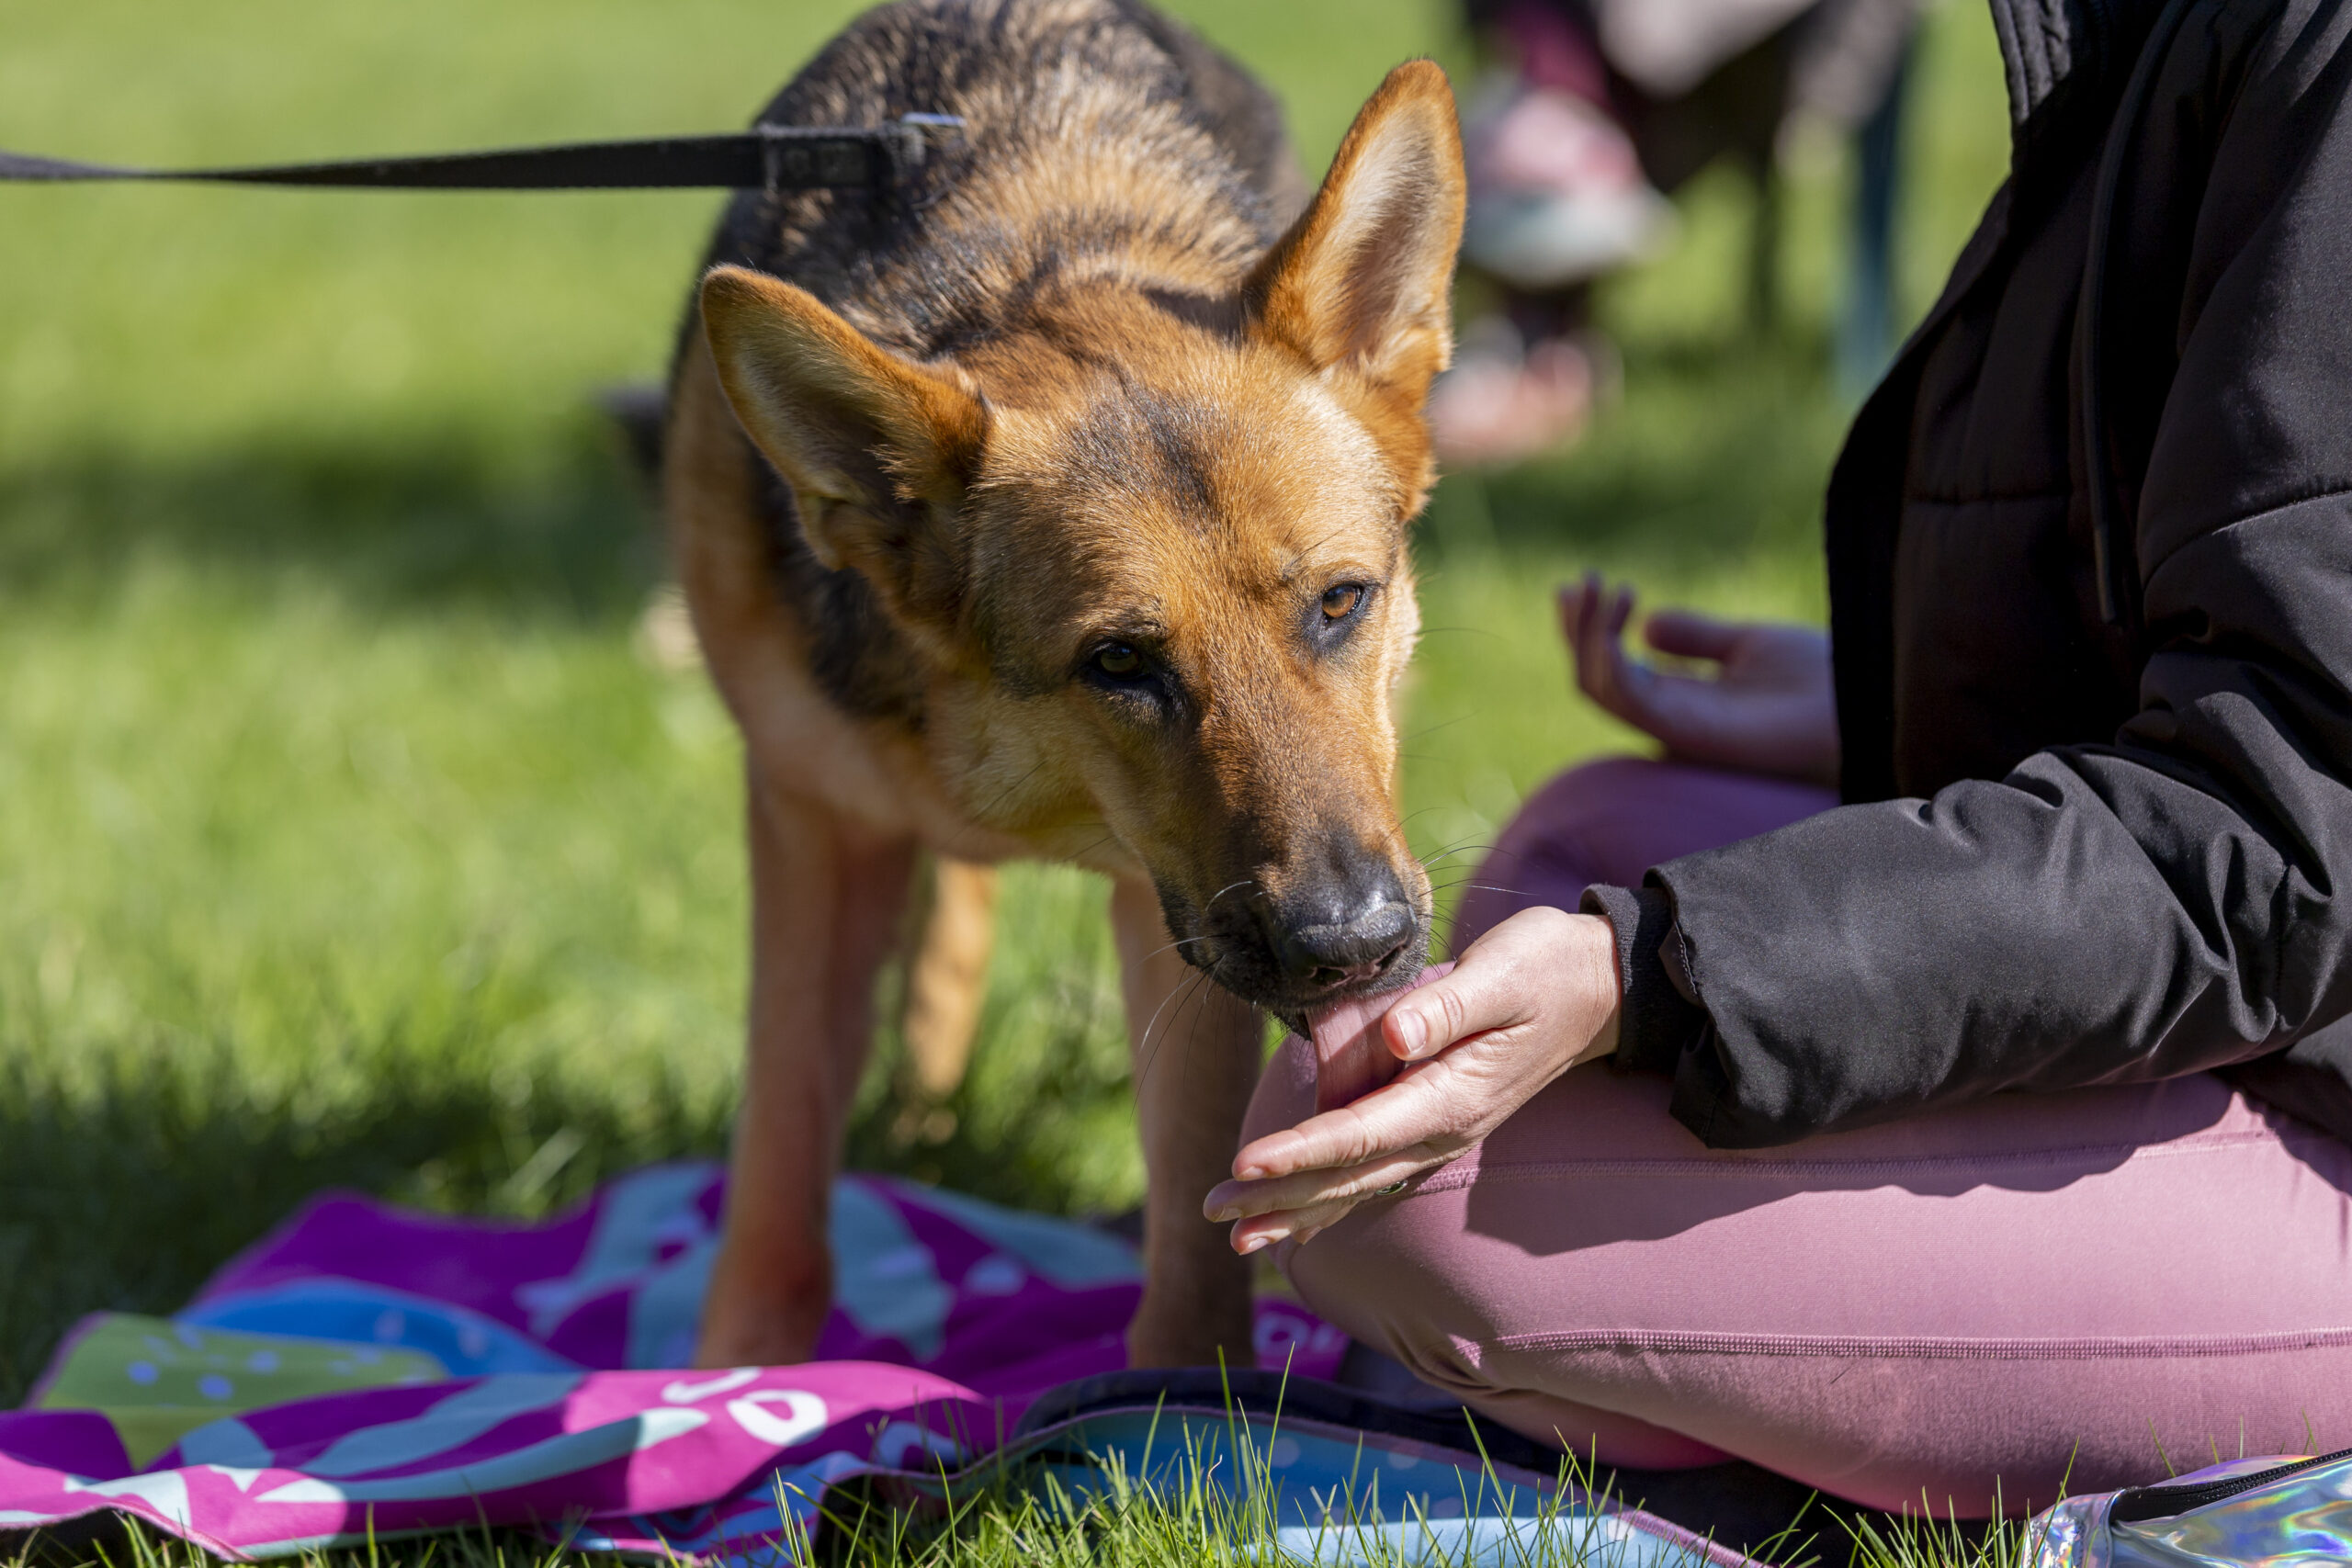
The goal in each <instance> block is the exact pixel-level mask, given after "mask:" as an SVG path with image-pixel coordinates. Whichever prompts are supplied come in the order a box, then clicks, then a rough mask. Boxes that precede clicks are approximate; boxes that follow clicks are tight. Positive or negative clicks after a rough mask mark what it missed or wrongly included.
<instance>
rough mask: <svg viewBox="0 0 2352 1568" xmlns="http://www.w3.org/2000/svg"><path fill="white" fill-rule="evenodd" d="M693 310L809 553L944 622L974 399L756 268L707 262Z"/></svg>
mask: <svg viewBox="0 0 2352 1568" xmlns="http://www.w3.org/2000/svg"><path fill="white" fill-rule="evenodd" d="M702 319H703V327H704V330H705V331H706V332H707V333H708V334H709V337H710V351H711V356H712V358H713V359H714V360H715V361H716V362H717V364H718V379H719V382H720V384H721V385H722V386H724V387H725V388H726V389H727V400H728V401H729V402H730V403H732V404H733V405H734V408H735V417H736V418H737V419H739V420H741V422H742V425H743V429H744V430H745V431H746V432H747V433H748V434H750V435H751V437H752V441H753V442H754V443H756V444H757V445H758V446H759V448H760V450H761V451H762V452H763V453H765V454H766V455H767V458H768V461H770V462H771V463H774V464H775V467H776V471H777V472H778V473H780V474H782V475H783V476H784V477H785V479H786V480H787V481H788V482H789V483H790V484H791V486H792V490H793V497H794V500H795V501H796V502H797V503H798V505H799V511H800V525H801V527H802V529H803V530H804V531H805V532H806V534H807V535H808V538H809V548H810V549H811V550H813V551H815V552H816V555H817V558H818V559H819V560H820V561H822V562H823V563H824V564H825V565H826V566H827V567H829V568H831V569H832V570H837V571H838V570H842V568H845V567H846V568H850V569H852V570H856V571H857V572H859V573H860V574H861V575H863V576H864V577H865V579H866V580H867V581H870V582H872V583H873V584H874V586H875V587H876V589H877V590H878V591H879V592H881V594H882V596H883V599H884V602H885V604H887V605H888V607H889V608H891V609H892V610H894V611H895V612H896V613H897V614H898V615H899V616H901V617H902V618H904V619H907V620H912V621H922V622H929V623H931V624H932V625H933V626H945V625H947V624H950V623H952V622H953V620H954V618H955V615H956V584H957V580H958V575H959V574H958V571H957V568H956V557H955V550H954V531H953V529H952V527H951V526H950V519H951V518H952V517H953V515H954V513H955V512H956V508H957V507H958V506H960V505H961V503H962V502H963V499H964V491H965V489H966V487H967V485H968V484H969V483H970V482H971V480H972V479H973V477H974V476H975V475H976V474H977V473H978V467H979V460H980V452H981V446H982V443H983V441H984V439H985V436H986V434H987V429H988V413H987V411H986V409H985V408H984V407H983V406H982V405H981V403H980V400H979V399H978V398H977V397H975V396H974V395H973V394H972V393H971V392H969V391H968V390H967V389H965V388H964V387H963V386H961V385H959V384H957V383H956V381H954V380H951V379H949V378H947V377H945V376H943V375H941V374H939V373H938V372H936V371H933V370H928V369H925V368H924V367H921V366H918V365H913V364H910V363H909V362H908V361H906V360H904V359H901V358H899V356H898V355H894V354H891V353H889V352H888V350H886V349H883V348H881V347H878V346H877V345H876V344H874V343H872V342H870V341H868V340H867V338H866V337H865V334H863V333H860V332H859V331H858V330H857V329H856V328H854V327H853V326H851V325H850V324H849V323H848V322H847V321H842V319H841V317H839V316H838V315H835V314H834V313H833V312H832V311H831V310H829V309H827V308H826V306H825V305H824V303H823V302H822V301H820V299H817V297H816V296H815V295H813V294H810V293H809V291H808V290H807V289H805V288H795V287H794V286H793V285H791V284H789V283H786V282H784V281H783V280H782V279H780V278H775V277H771V276H768V275H767V274H765V273H761V272H753V271H751V270H750V269H748V268H745V267H738V266H720V267H714V268H713V269H711V272H710V275H709V276H707V277H706V278H704V279H703V285H702Z"/></svg>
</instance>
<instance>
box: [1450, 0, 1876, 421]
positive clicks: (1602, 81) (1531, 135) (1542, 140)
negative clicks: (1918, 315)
mask: <svg viewBox="0 0 2352 1568" xmlns="http://www.w3.org/2000/svg"><path fill="white" fill-rule="evenodd" d="M1921 4H1922V0H1468V3H1467V6H1466V10H1467V13H1468V20H1469V23H1470V26H1471V28H1472V31H1473V33H1474V35H1475V36H1476V39H1478V40H1479V43H1480V46H1481V49H1482V51H1483V52H1484V53H1485V54H1486V55H1487V56H1488V57H1489V58H1490V59H1492V60H1493V61H1494V62H1496V63H1495V65H1494V68H1493V70H1492V71H1491V72H1490V73H1489V74H1488V76H1487V80H1486V81H1485V83H1484V84H1483V85H1481V86H1479V87H1478V88H1477V89H1476V91H1475V92H1474V94H1473V95H1472V98H1471V103H1470V105H1469V107H1468V111H1467V113H1466V115H1465V117H1464V120H1465V123H1464V156H1465V158H1466V159H1467V162H1468V165H1469V174H1470V188H1471V195H1470V211H1469V219H1468V223H1467V226H1466V228H1465V230H1464V235H1463V245H1462V256H1463V262H1464V266H1465V268H1466V269H1467V270H1469V271H1470V272H1471V273H1472V274H1473V275H1474V276H1478V277H1480V278H1482V279H1483V280H1484V281H1485V282H1486V283H1487V285H1488V286H1489V289H1488V291H1489V292H1490V293H1491V294H1492V296H1493V308H1492V309H1491V310H1488V311H1487V312H1486V313H1484V314H1481V315H1479V316H1477V317H1476V318H1475V319H1474V320H1473V321H1470V322H1469V323H1468V325H1467V326H1466V328H1465V330H1464V334H1463V344H1462V350H1461V353H1460V355H1459V358H1458V360H1457V363H1456V366H1455V367H1454V369H1453V371H1452V372H1451V373H1450V374H1449V375H1447V376H1446V377H1445V378H1443V379H1442V380H1441V381H1440V382H1439V383H1438V386H1437V389H1436V390H1435V392H1434V393H1433V394H1432V396H1431V399H1430V423H1431V427H1432V430H1433V432H1434V434H1435V435H1436V438H1437V442H1438V448H1439V453H1440V455H1441V457H1444V458H1445V459H1447V460H1449V461H1452V462H1456V463H1498V462H1510V461H1513V460H1516V459H1518V458H1521V457H1529V456H1532V454H1534V453H1536V452H1539V451H1541V450H1543V449H1544V448H1545V447H1547V446H1553V445H1555V444H1557V443H1559V442H1561V441H1564V440H1566V439H1569V438H1571V437H1572V436H1574V435H1575V434H1577V433H1578V432H1579V431H1580V430H1581V429H1582V428H1583V425H1584V423H1585V419H1586V416H1587V414H1588V412H1589V410H1590V408H1591V405H1592V401H1593V399H1594V396H1595V394H1596V391H1597V389H1598V388H1599V386H1600V383H1601V382H1603V381H1604V380H1605V379H1606V366H1607V363H1608V351H1607V348H1606V346H1605V344H1602V343H1601V342H1600V339H1599V338H1598V337H1597V336H1596V335H1595V334H1594V333H1592V332H1591V331H1590V329H1589V325H1588V321H1587V315H1588V304H1589V295H1590V289H1591V284H1592V282H1593V280H1594V279H1596V278H1598V277H1600V276H1603V275H1605V274H1607V273H1609V272H1611V271H1613V270H1614V269H1616V268H1618V267H1621V266H1623V265H1626V264H1627V263H1629V262H1634V261H1637V260H1639V259H1641V258H1642V257H1644V256H1646V255H1649V254H1653V253H1654V252H1655V251H1656V250H1657V248H1658V247H1659V246H1660V245H1661V244H1662V243H1664V241H1665V240H1666V238H1667V237H1668V234H1669V233H1670V232H1671V230H1672V226H1673V209H1671V208H1670V207H1669V206H1668V203H1667V200H1666V197H1665V195H1664V194H1663V193H1664V192H1668V191H1672V190H1675V189H1677V188H1678V187H1679V186H1681V185H1682V184H1683V182H1685V181H1686V180H1688V179H1690V178H1691V175H1695V174H1696V173H1698V172H1699V170H1701V169H1702V168H1703V167H1705V166H1706V165H1707V164H1711V163H1713V161H1714V160H1715V159H1717V158H1719V157H1724V156H1728V157H1730V158H1732V159H1733V160H1734V161H1735V162H1736V163H1737V164H1739V165H1740V166H1741V167H1742V168H1743V169H1745V170H1746V171H1747V174H1748V175H1750V177H1751V178H1752V179H1753V180H1754V181H1755V182H1756V186H1757V188H1758V208H1757V214H1758V215H1757V221H1756V229H1755V233H1754V235H1753V238H1752V243H1751V256H1750V276H1749V279H1748V296H1749V299H1748V308H1749V310H1750V312H1751V314H1752V315H1753V316H1754V317H1755V318H1756V320H1757V322H1758V324H1759V325H1761V324H1766V323H1767V322H1769V319H1770V313H1771V310H1772V304H1773V299H1774V296H1775V294H1776V293H1777V290H1778V281H1777V268H1776V266H1775V258H1776V256H1777V253H1778V250H1779V243H1780V231H1779V222H1778V204H1777V198H1776V196H1775V190H1776V182H1775V180H1774V178H1773V173H1772V171H1773V165H1774V161H1775V159H1776V157H1777V153H1778V148H1779V144H1780V142H1781V138H1782V135H1783V131H1784V130H1785V128H1786V127H1787V126H1789V125H1790V124H1791V123H1792V121H1794V120H1796V119H1798V118H1813V119H1815V120H1817V121H1821V122H1825V123H1826V124H1828V125H1830V126H1833V127H1835V128H1837V129H1838V130H1841V131H1845V132H1849V133H1851V134H1853V135H1855V136H1856V137H1857V138H1858V144H1857V154H1858V164H1859V167H1858V175H1859V176H1860V177H1859V179H1858V181H1857V189H1856V204H1855V222H1854V235H1853V244H1852V257H1851V263H1850V266H1849V272H1850V276H1849V288H1848V299H1847V302H1846V309H1845V310H1844V312H1843V313H1842V316H1841V320H1840V324H1839V345H1838V348H1839V359H1840V367H1841V372H1843V373H1844V374H1845V377H1846V379H1847V380H1848V382H1849V385H1853V387H1854V390H1855V391H1856V392H1857V393H1859V391H1860V389H1862V388H1863V387H1866V385H1867V382H1868V380H1869V378H1871V377H1874V376H1875V375H1876V374H1877V372H1878V370H1879V369H1880V368H1882V362H1883V355H1884V352H1885V350H1886V348H1887V346H1888V338H1889V335H1890V326H1891V310H1890V304H1889V299H1888V264H1889V259H1890V258H1889V237H1890V235H1891V232H1892V228H1893V217H1894V177H1895V154H1896V150H1897V138H1898V133H1899V130H1900V125H1901V115H1902V100H1903V92H1902V87H1903V83H1904V80H1905V65H1906V62H1907V61H1908V58H1909V51H1910V46H1911V40H1912V37H1913V34H1914V32H1915V30H1916V27H1917V18H1918V13H1919V10H1920V7H1921Z"/></svg>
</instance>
